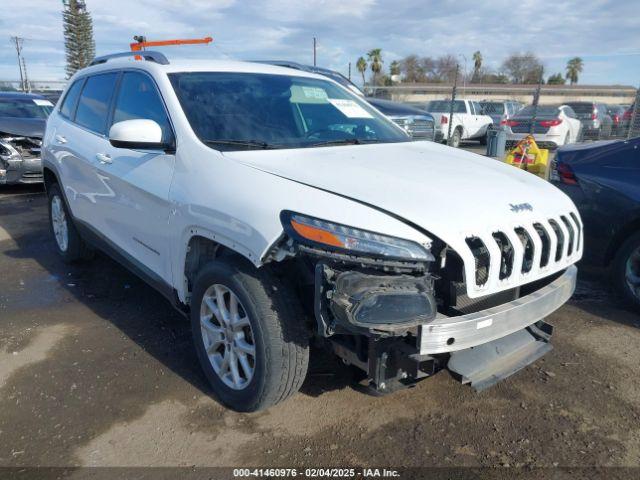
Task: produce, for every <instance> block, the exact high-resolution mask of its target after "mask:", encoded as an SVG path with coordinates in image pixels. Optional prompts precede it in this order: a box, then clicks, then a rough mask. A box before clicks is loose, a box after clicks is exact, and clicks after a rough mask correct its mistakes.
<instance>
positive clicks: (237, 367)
mask: <svg viewBox="0 0 640 480" xmlns="http://www.w3.org/2000/svg"><path fill="white" fill-rule="evenodd" d="M200 330H201V333H202V340H203V342H204V348H205V351H206V353H207V356H208V357H209V362H211V366H212V367H213V370H214V372H215V373H216V375H218V377H219V378H220V380H222V382H223V383H224V384H225V385H226V386H228V387H229V388H232V389H234V390H242V389H244V388H246V387H247V385H249V383H250V382H251V379H252V378H253V374H254V372H255V368H256V345H255V340H254V338H255V337H254V335H253V329H252V328H251V322H250V321H249V316H248V314H247V311H246V310H245V308H244V306H243V305H242V302H240V299H239V298H238V297H237V296H236V294H235V293H233V292H232V291H231V290H230V289H229V288H228V287H226V286H224V285H220V284H215V285H212V286H210V287H209V288H208V289H207V290H206V292H205V293H204V296H203V297H202V302H201V304H200Z"/></svg>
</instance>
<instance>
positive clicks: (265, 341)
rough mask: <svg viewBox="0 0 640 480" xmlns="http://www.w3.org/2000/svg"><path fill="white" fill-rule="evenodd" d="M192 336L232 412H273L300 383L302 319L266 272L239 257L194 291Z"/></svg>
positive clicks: (304, 345)
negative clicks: (271, 409) (271, 407)
mask: <svg viewBox="0 0 640 480" xmlns="http://www.w3.org/2000/svg"><path fill="white" fill-rule="evenodd" d="M191 329H192V334H193V341H194V345H195V348H196V352H197V355H198V359H199V361H200V365H201V367H202V369H203V371H204V373H205V376H206V377H207V380H208V381H209V383H210V385H211V388H212V390H213V393H214V395H215V396H216V397H217V398H218V399H219V400H220V401H221V402H222V403H223V404H224V405H226V406H228V407H229V408H232V409H233V410H236V411H240V412H253V411H257V410H262V409H265V408H268V407H270V406H272V405H275V404H276V403H279V402H281V401H283V400H285V399H287V398H288V397H289V396H291V395H293V394H294V393H295V392H297V391H298V390H299V389H300V386H301V385H302V382H303V381H304V379H305V376H306V373H307V366H308V362H309V335H308V331H307V329H306V328H305V317H304V315H303V313H302V311H301V309H300V307H299V303H298V300H297V298H295V297H293V295H292V293H291V291H290V290H289V288H287V287H286V286H284V285H283V283H282V282H281V281H280V280H279V279H278V278H276V277H275V275H274V274H273V273H271V272H270V271H268V269H267V268H265V267H263V268H260V269H255V268H254V267H253V266H252V265H249V264H247V263H245V261H244V260H242V259H239V258H236V257H227V258H223V259H220V260H216V261H214V262H212V263H210V264H208V265H206V266H205V267H204V268H203V269H202V270H201V272H200V273H199V274H198V277H197V279H196V281H195V285H194V290H193V296H192V301H191Z"/></svg>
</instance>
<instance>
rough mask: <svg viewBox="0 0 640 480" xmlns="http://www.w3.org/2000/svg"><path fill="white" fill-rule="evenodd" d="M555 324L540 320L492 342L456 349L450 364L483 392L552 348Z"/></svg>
mask: <svg viewBox="0 0 640 480" xmlns="http://www.w3.org/2000/svg"><path fill="white" fill-rule="evenodd" d="M552 332H553V327H552V326H551V325H550V324H548V323H545V322H543V321H539V322H537V323H536V324H534V325H531V326H529V327H527V328H525V329H522V330H519V331H517V332H514V333H512V334H510V335H507V336H506V337H502V338H498V339H497V340H493V341H491V342H488V343H485V344H482V345H478V346H476V347H472V348H467V349H465V350H459V351H457V352H452V353H451V356H450V358H449V362H448V364H447V368H448V369H449V370H450V371H451V372H453V373H454V374H457V375H459V376H460V381H461V382H462V383H463V384H467V383H469V384H471V387H473V388H474V389H475V390H476V391H478V392H480V391H482V390H485V389H487V388H489V387H491V386H492V385H495V384H496V383H498V382H499V381H500V380H503V379H505V378H507V377H510V376H511V375H513V374H514V373H516V372H518V371H520V370H521V369H523V368H524V367H526V366H527V365H530V364H532V363H533V362H535V361H536V360H538V359H539V358H541V357H542V356H543V355H544V354H546V353H547V352H549V351H551V350H552V349H553V346H552V345H551V344H550V343H549V339H550V338H551V334H552Z"/></svg>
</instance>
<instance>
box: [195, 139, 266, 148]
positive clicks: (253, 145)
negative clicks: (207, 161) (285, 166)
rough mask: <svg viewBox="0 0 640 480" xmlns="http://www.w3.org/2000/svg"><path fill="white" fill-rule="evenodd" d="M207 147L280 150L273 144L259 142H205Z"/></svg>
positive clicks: (221, 140)
mask: <svg viewBox="0 0 640 480" xmlns="http://www.w3.org/2000/svg"><path fill="white" fill-rule="evenodd" d="M203 142H204V143H206V144H207V145H230V146H235V147H248V148H258V149H262V150H268V149H272V148H278V146H277V145H274V144H272V143H267V142H262V141H259V140H223V139H220V140H203Z"/></svg>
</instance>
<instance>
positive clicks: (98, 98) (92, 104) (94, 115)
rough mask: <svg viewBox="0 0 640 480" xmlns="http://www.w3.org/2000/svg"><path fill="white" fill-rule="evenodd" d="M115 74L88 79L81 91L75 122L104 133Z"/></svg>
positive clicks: (114, 83)
mask: <svg viewBox="0 0 640 480" xmlns="http://www.w3.org/2000/svg"><path fill="white" fill-rule="evenodd" d="M117 78H118V74H117V73H105V74H102V75H95V76H93V77H89V78H88V79H87V82H86V83H85V85H84V88H83V89H82V95H81V96H80V101H79V102H78V110H77V111H76V118H75V122H76V123H77V124H78V125H82V126H83V127H86V128H88V129H89V130H92V131H94V132H96V133H104V131H105V127H106V125H107V116H108V114H109V104H110V102H111V97H112V95H113V90H114V89H115V85H116V79H117Z"/></svg>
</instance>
